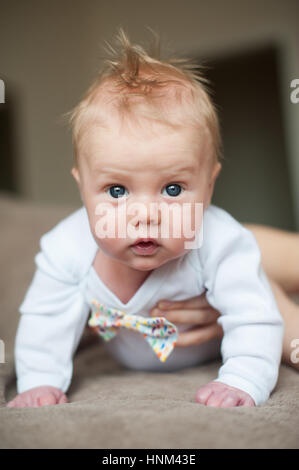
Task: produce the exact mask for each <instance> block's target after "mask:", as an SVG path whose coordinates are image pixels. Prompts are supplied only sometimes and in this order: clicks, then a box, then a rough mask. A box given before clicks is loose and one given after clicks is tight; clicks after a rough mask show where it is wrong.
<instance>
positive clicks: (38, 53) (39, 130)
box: [0, 0, 299, 230]
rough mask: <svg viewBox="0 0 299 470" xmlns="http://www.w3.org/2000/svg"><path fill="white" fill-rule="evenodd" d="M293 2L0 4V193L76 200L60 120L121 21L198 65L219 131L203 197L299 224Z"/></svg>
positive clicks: (137, 37)
mask: <svg viewBox="0 0 299 470" xmlns="http://www.w3.org/2000/svg"><path fill="white" fill-rule="evenodd" d="M298 18H299V2H298V0H187V1H186V2H182V1H181V0H163V1H160V0H159V1H157V0H151V1H150V2H145V1H140V0H127V1H126V2H124V1H121V0H102V1H100V0H84V1H83V0H51V1H50V0H26V1H22V0H0V79H2V80H3V81H4V83H5V103H4V104H0V159H1V160H0V190H5V191H9V192H11V193H13V194H18V195H19V196H21V197H23V198H25V199H31V200H34V201H40V202H50V203H52V202H54V203H61V204H62V203H63V204H64V203H66V204H71V205H74V206H80V205H81V201H80V198H79V194H78V191H77V187H76V185H75V182H74V180H73V179H72V176H71V174H70V170H71V167H72V160H73V153H72V146H71V133H70V131H69V130H68V128H67V127H66V126H65V125H63V124H62V123H61V121H60V116H61V115H62V114H63V113H65V112H67V111H69V110H70V109H71V108H72V107H73V106H75V104H76V103H77V102H78V100H79V98H80V97H81V96H82V95H83V93H84V92H85V90H86V88H87V87H88V86H89V84H90V82H91V80H92V79H93V77H94V76H95V75H96V73H97V70H98V69H99V68H100V66H101V61H102V56H103V53H104V51H103V47H102V46H103V43H104V41H105V40H107V41H108V42H111V41H112V40H113V37H114V35H115V33H116V31H117V28H118V27H119V26H123V27H124V28H125V30H126V31H127V32H128V33H129V36H130V38H131V40H132V41H133V42H138V43H142V44H143V45H146V44H147V43H148V41H149V40H150V39H151V35H150V33H149V32H148V30H147V29H146V26H150V27H151V28H152V29H154V30H155V31H157V32H158V33H159V34H160V35H161V39H162V55H163V56H164V57H167V56H169V55H172V54H173V53H177V54H178V55H179V56H191V57H194V58H195V59H198V61H203V62H204V63H205V64H206V65H208V66H209V69H208V76H209V78H210V79H211V80H212V89H213V98H214V101H215V103H216V105H217V107H218V109H219V113H220V121H221V127H222V133H223V138H224V156H225V161H224V163H223V169H222V172H221V174H220V177H219V179H218V181H217V183H216V188H215V194H214V198H213V203H214V204H217V205H219V206H220V207H223V208H224V209H226V210H228V211H229V212H231V214H232V215H233V216H234V217H236V218H237V219H238V220H240V221H241V222H256V223H264V224H269V225H272V226H277V227H281V228H285V229H288V230H299V103H298V104H297V105H296V104H293V103H291V101H290V92H291V88H290V82H291V80H293V79H294V78H299V28H298Z"/></svg>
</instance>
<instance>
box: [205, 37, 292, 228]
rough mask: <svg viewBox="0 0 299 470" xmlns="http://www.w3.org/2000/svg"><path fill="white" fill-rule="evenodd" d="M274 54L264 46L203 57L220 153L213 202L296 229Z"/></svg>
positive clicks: (242, 217) (247, 218) (240, 216)
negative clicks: (218, 125)
mask: <svg viewBox="0 0 299 470" xmlns="http://www.w3.org/2000/svg"><path fill="white" fill-rule="evenodd" d="M278 54H279V50H278V49H276V48H275V47H272V46H269V47H265V48H264V49H260V50H254V51H249V52H244V53H242V54H238V55H234V56H229V57H224V58H223V57H222V58H219V59H213V60H210V61H208V62H206V65H207V66H208V67H209V68H208V70H207V72H206V75H207V77H208V78H209V79H210V80H211V82H212V83H211V86H210V88H211V89H212V91H213V95H212V97H213V100H214V102H215V104H216V105H217V107H218V109H219V115H220V123H221V129H222V136H223V144H224V157H225V160H224V161H223V166H222V172H221V174H220V176H219V178H218V180H217V182H216V187H215V193H214V197H213V201H212V202H213V203H214V204H215V205H217V206H219V207H222V208H223V209H225V210H227V211H228V212H230V213H231V214H232V215H233V216H234V217H235V218H236V219H237V220H239V221H240V222H254V223H261V224H267V225H271V226H275V227H279V228H282V229H286V230H295V220H294V211H293V203H292V196H291V191H290V182H289V169H288V159H287V150H286V142H285V136H284V130H283V120H282V112H281V103H280V84H279V74H278V70H279V69H278Z"/></svg>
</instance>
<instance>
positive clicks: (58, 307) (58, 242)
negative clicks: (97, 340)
mask: <svg viewBox="0 0 299 470" xmlns="http://www.w3.org/2000/svg"><path fill="white" fill-rule="evenodd" d="M83 215H84V214H83V213H82V211H81V212H80V211H78V212H76V213H75V215H72V216H71V217H69V218H68V219H65V220H66V222H65V221H63V223H60V224H58V225H57V226H56V227H54V229H52V230H51V231H50V232H48V233H47V234H45V235H43V236H42V238H41V241H40V245H41V251H40V252H39V253H38V254H37V255H36V256H35V263H36V265H37V269H36V271H35V274H34V277H33V280H32V282H31V285H30V286H29V289H28V290H27V293H26V295H25V298H24V300H23V302H22V304H21V306H20V308H19V311H20V313H21V318H20V321H19V325H18V330H17V335H16V341H15V366H16V374H17V390H18V393H21V392H24V391H26V390H28V389H30V388H33V387H37V386H41V385H52V386H54V387H57V388H60V389H61V390H62V391H63V392H65V391H66V390H67V389H68V387H69V384H70V381H71V377H72V372H73V364H72V358H73V354H74V352H75V350H76V348H77V346H78V343H79V340H80V338H81V335H82V333H83V330H84V326H85V324H86V321H87V317H88V313H89V307H88V304H87V303H86V301H85V300H84V295H83V293H82V288H83V286H82V285H81V284H82V282H84V277H83V281H82V282H81V279H80V278H82V276H81V275H80V276H78V274H81V271H82V269H81V271H80V269H75V266H76V263H77V267H78V266H79V267H81V268H82V263H81V264H80V263H79V262H78V260H79V261H80V259H81V258H83V257H84V259H85V258H90V253H88V252H87V255H86V252H85V251H84V252H83V253H82V254H81V258H80V256H79V255H78V254H77V253H78V249H77V248H76V249H75V246H76V243H77V241H76V234H77V233H78V227H79V228H80V227H83V225H84V226H85V225H86V224H83V223H82V220H85V218H84V217H82V216H83ZM72 229H73V230H72ZM74 229H76V230H75V231H74ZM80 236H81V237H83V238H84V239H85V246H86V244H87V246H88V237H86V236H85V234H84V232H83V231H82V229H81V234H80ZM77 238H78V235H77ZM89 245H90V244H89ZM78 246H79V247H80V248H81V250H82V244H81V246H80V245H78ZM87 251H88V248H87ZM89 251H90V250H89ZM76 258H77V259H76ZM74 260H76V262H75V261H74Z"/></svg>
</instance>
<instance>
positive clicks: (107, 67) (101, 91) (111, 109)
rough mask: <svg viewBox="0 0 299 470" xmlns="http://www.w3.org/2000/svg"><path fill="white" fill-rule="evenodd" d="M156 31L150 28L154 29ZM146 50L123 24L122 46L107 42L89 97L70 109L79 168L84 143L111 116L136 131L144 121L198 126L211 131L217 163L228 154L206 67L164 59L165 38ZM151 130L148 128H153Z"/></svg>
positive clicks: (212, 145)
mask: <svg viewBox="0 0 299 470" xmlns="http://www.w3.org/2000/svg"><path fill="white" fill-rule="evenodd" d="M149 29H150V28H149ZM151 32H152V33H153V34H154V41H153V43H152V44H151V45H150V48H149V50H148V51H146V50H145V49H144V48H143V47H141V46H140V45H134V44H132V43H131V42H130V40H129V38H128V35H127V33H125V31H124V30H123V28H120V29H119V32H118V34H117V36H116V42H117V43H118V46H116V48H113V47H112V46H111V45H110V44H109V43H107V41H105V43H106V44H107V46H108V50H106V51H107V52H108V54H110V55H111V56H112V57H111V58H106V60H105V61H104V66H103V68H102V70H101V71H100V72H99V74H98V76H97V77H96V79H95V80H94V82H93V83H92V85H91V86H90V88H89V89H88V90H87V92H86V94H85V96H84V97H83V99H82V100H81V101H80V102H79V104H78V105H77V106H76V107H75V108H74V109H73V110H72V111H71V112H70V113H68V115H69V116H70V124H71V127H72V134H73V144H74V149H75V166H76V167H77V166H78V154H79V153H80V152H79V150H80V142H81V140H82V138H83V136H85V135H86V134H88V131H89V130H90V128H91V127H92V125H93V124H96V125H98V126H100V127H103V128H107V127H109V125H108V123H109V117H113V116H116V117H117V118H118V119H120V121H121V122H122V123H123V122H124V120H126V123H127V124H128V123H130V122H131V123H132V124H133V126H132V127H131V128H132V129H133V130H134V129H136V128H138V127H140V126H142V124H144V122H146V123H147V124H149V123H152V124H154V123H158V124H161V125H166V126H170V127H171V128H172V129H178V128H180V127H182V126H183V127H184V126H185V127H187V126H192V127H194V128H196V129H197V130H198V131H199V132H200V131H202V132H204V133H205V134H208V136H209V139H210V141H211V147H212V155H211V157H210V158H212V163H216V162H217V161H219V160H220V159H221V158H222V150H221V147H222V143H221V136H220V129H219V122H218V117H217V113H216V110H215V106H214V104H213V103H212V100H211V98H210V96H209V93H208V88H207V84H208V83H209V82H208V80H207V79H206V78H205V77H204V76H203V74H202V72H201V70H200V69H202V66H200V65H198V64H196V63H193V62H192V60H190V59H183V58H173V59H167V60H162V59H161V57H160V37H159V36H158V35H157V33H155V32H154V31H153V30H151ZM147 128H148V126H147Z"/></svg>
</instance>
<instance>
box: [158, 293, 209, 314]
mask: <svg viewBox="0 0 299 470" xmlns="http://www.w3.org/2000/svg"><path fill="white" fill-rule="evenodd" d="M209 305H210V304H209V303H208V301H207V299H206V293H205V292H203V294H201V295H197V296H196V297H191V298H189V299H184V300H167V299H165V300H160V301H159V302H158V305H157V307H158V308H161V309H163V310H168V309H171V310H176V309H181V308H183V309H198V308H205V307H208V306H209Z"/></svg>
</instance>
